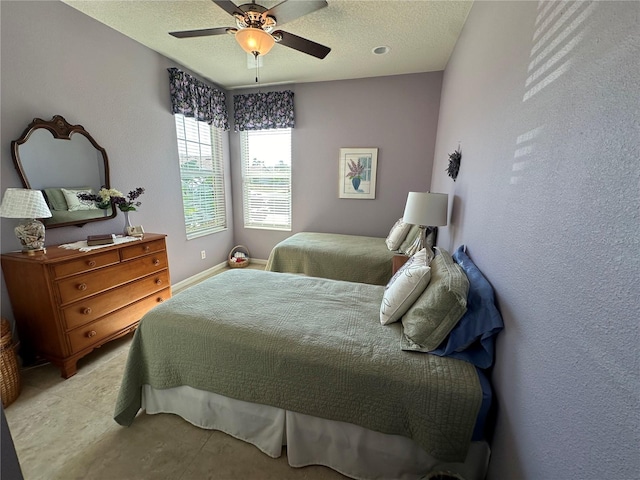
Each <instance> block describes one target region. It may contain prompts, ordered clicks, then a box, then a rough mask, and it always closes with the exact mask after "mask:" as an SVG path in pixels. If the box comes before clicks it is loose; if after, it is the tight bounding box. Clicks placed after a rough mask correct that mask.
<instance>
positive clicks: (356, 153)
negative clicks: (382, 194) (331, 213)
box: [338, 148, 378, 200]
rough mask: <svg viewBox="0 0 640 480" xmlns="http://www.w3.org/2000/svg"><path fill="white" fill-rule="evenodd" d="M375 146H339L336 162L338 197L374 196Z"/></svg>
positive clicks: (359, 197) (363, 197) (376, 153)
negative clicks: (337, 161) (337, 160)
mask: <svg viewBox="0 0 640 480" xmlns="http://www.w3.org/2000/svg"><path fill="white" fill-rule="evenodd" d="M377 169H378V149H377V148H341V149H340V159H339V163H338V196H339V198H356V199H365V200H366V199H373V198H376V171H377Z"/></svg>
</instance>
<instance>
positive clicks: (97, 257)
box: [53, 250, 120, 278]
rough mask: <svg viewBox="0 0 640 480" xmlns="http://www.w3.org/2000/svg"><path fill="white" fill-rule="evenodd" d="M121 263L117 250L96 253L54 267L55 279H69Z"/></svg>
mask: <svg viewBox="0 0 640 480" xmlns="http://www.w3.org/2000/svg"><path fill="white" fill-rule="evenodd" d="M119 261H120V255H119V254H118V251H117V250H110V251H108V252H102V253H95V254H93V255H88V256H86V257H82V258H78V259H76V260H72V261H70V262H65V263H59V264H57V265H55V266H54V267H53V271H54V275H55V278H61V277H68V276H69V275H75V274H77V273H83V272H88V271H91V270H94V269H96V268H100V267H106V266H107V265H114V264H116V263H118V262H119Z"/></svg>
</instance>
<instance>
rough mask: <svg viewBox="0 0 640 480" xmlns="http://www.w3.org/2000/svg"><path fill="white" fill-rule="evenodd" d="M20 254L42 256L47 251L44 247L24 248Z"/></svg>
mask: <svg viewBox="0 0 640 480" xmlns="http://www.w3.org/2000/svg"><path fill="white" fill-rule="evenodd" d="M22 253H24V254H25V255H29V256H34V255H44V254H45V253H47V249H46V248H45V247H41V248H26V247H24V248H23V249H22Z"/></svg>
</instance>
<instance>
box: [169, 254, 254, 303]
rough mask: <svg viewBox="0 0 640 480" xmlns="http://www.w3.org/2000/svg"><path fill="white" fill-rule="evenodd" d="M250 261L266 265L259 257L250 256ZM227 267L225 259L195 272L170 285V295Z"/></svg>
mask: <svg viewBox="0 0 640 480" xmlns="http://www.w3.org/2000/svg"><path fill="white" fill-rule="evenodd" d="M251 263H255V264H256V265H266V264H267V261H266V260H262V259H260V258H252V259H251ZM228 268H229V266H228V265H227V262H226V261H225V262H222V263H219V264H218V265H214V266H213V267H211V268H207V269H206V270H203V271H202V272H200V273H196V274H195V275H192V276H190V277H189V278H185V279H184V280H182V281H180V282H178V283H175V284H173V285H171V293H172V295H177V294H178V293H180V292H182V291H183V290H186V289H187V288H189V287H192V286H193V285H195V284H196V283H200V282H201V281H203V280H206V279H207V278H209V277H212V276H214V275H217V274H218V273H220V272H223V271H224V270H227V269H228ZM247 268H249V267H247Z"/></svg>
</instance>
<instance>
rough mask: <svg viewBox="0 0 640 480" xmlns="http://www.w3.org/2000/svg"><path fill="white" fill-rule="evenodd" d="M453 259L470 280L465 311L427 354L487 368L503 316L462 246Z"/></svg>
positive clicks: (491, 292)
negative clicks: (447, 333) (451, 328)
mask: <svg viewBox="0 0 640 480" xmlns="http://www.w3.org/2000/svg"><path fill="white" fill-rule="evenodd" d="M453 259H454V260H455V261H456V263H458V265H460V266H461V267H462V269H463V270H464V273H466V274H467V278H468V279H469V294H468V295H467V311H466V313H465V314H464V315H463V317H462V318H461V319H460V321H459V322H458V324H457V325H456V326H455V327H454V329H453V330H451V333H449V336H448V337H447V338H445V339H444V340H443V341H442V343H441V344H440V346H439V347H438V348H437V349H436V350H433V351H432V352H430V353H433V354H435V355H439V356H441V357H444V356H446V357H454V358H459V359H461V360H466V361H467V362H470V363H473V364H474V365H476V366H477V367H480V368H489V367H490V366H491V365H492V364H493V355H494V344H495V336H496V334H497V333H498V332H500V331H501V330H502V329H503V328H504V323H503V322H502V316H501V315H500V312H498V309H497V308H496V305H495V297H494V294H493V287H492V286H491V284H490V283H489V282H488V281H487V279H486V278H485V277H484V275H482V272H480V269H479V268H478V267H477V266H476V264H475V263H473V262H472V261H471V259H470V258H469V257H468V255H467V254H466V253H465V251H464V245H461V246H460V247H459V248H458V250H456V251H455V253H454V254H453Z"/></svg>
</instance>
